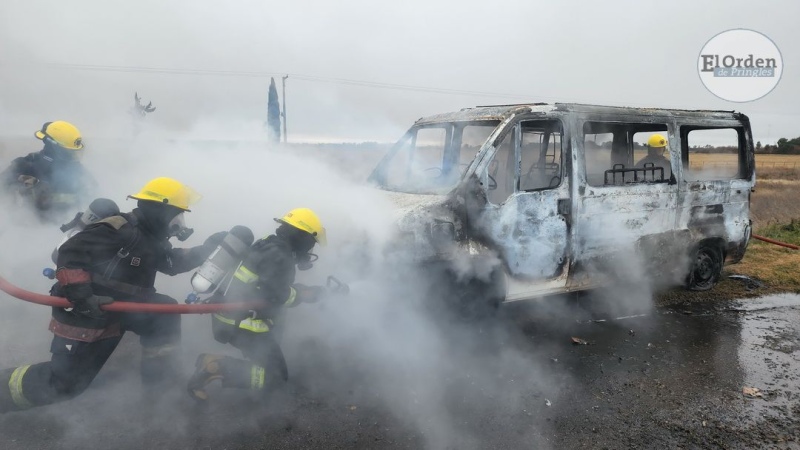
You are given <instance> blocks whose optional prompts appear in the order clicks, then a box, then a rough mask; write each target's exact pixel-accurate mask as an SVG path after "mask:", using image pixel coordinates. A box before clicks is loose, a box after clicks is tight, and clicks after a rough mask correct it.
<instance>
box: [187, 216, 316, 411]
mask: <svg viewBox="0 0 800 450" xmlns="http://www.w3.org/2000/svg"><path fill="white" fill-rule="evenodd" d="M275 221H276V222H278V223H279V224H280V225H279V226H278V228H277V230H276V231H275V234H273V235H269V236H267V237H265V238H263V239H260V240H258V241H256V242H254V243H253V244H252V246H251V247H250V249H249V251H248V253H247V256H245V257H244V259H243V261H242V263H241V264H240V265H239V267H238V269H236V272H235V273H234V276H233V277H232V278H231V281H230V284H229V285H228V287H227V289H225V290H224V293H219V291H218V293H217V294H215V296H214V297H212V301H213V302H228V301H231V302H236V301H245V300H246V301H260V302H262V304H263V307H262V308H259V309H258V310H255V311H241V312H233V313H231V312H225V313H218V314H213V315H212V318H211V322H212V330H213V333H214V338H215V339H216V340H217V341H219V342H221V343H223V344H231V345H233V346H234V347H236V348H237V349H239V350H241V352H242V354H243V355H244V357H245V358H246V360H243V359H237V358H233V357H229V356H224V355H213V354H201V355H200V356H199V357H198V358H197V363H196V368H197V370H196V371H195V373H194V375H193V376H192V378H191V379H190V381H189V385H188V390H189V394H190V395H191V396H192V397H194V398H195V399H197V400H200V401H204V400H207V399H208V394H207V392H206V391H205V386H206V385H207V384H208V383H210V382H212V381H214V380H217V379H219V380H221V382H222V386H223V387H225V388H228V387H230V388H241V389H250V390H253V391H257V392H260V393H266V392H268V391H270V389H271V388H273V387H275V386H276V385H279V384H282V383H284V382H285V381H287V380H288V377H289V374H288V370H287V367H286V361H285V359H284V356H283V352H282V351H281V348H280V346H279V343H278V340H277V337H276V336H275V326H276V321H277V320H278V319H279V316H280V314H281V312H282V311H283V310H284V309H285V308H286V307H292V306H296V305H298V304H299V303H302V302H306V303H314V302H316V301H317V300H319V298H320V296H321V295H322V293H323V292H324V290H325V288H323V287H321V286H304V285H301V284H295V282H294V280H295V268H297V269H300V270H306V269H310V268H311V265H312V264H311V263H312V262H313V261H314V260H315V259H316V255H314V254H313V253H311V250H312V249H313V248H314V245H315V244H317V243H319V244H320V245H325V243H326V241H325V239H326V238H325V228H323V226H322V224H321V222H320V220H319V218H318V217H317V215H316V214H315V213H314V212H313V211H311V210H310V209H307V208H298V209H293V210H292V211H290V212H289V213H287V214H286V215H285V216H283V218H281V219H275ZM312 258H313V259H312Z"/></svg>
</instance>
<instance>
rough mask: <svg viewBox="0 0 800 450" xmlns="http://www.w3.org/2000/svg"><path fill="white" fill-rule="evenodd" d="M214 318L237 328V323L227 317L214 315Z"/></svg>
mask: <svg viewBox="0 0 800 450" xmlns="http://www.w3.org/2000/svg"><path fill="white" fill-rule="evenodd" d="M214 318H215V319H217V320H219V321H220V322H222V323H227V324H228V325H233V326H236V321H235V320H233V319H228V318H227V317H225V316H223V315H222V314H216V313H215V314H214Z"/></svg>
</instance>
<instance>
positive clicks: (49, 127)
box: [33, 120, 83, 150]
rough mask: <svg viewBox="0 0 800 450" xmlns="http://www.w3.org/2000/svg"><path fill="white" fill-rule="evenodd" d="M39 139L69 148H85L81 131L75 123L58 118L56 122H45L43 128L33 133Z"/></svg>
mask: <svg viewBox="0 0 800 450" xmlns="http://www.w3.org/2000/svg"><path fill="white" fill-rule="evenodd" d="M33 135H34V136H36V138H37V139H41V140H43V141H47V140H48V139H49V140H51V141H53V142H55V143H56V144H57V145H58V146H59V147H62V148H65V149H67V150H80V149H82V148H83V138H82V137H81V132H80V131H78V128H76V127H75V125H73V124H71V123H69V122H64V121H63V120H56V121H55V122H45V124H44V125H42V129H41V130H39V131H37V132H35V133H33Z"/></svg>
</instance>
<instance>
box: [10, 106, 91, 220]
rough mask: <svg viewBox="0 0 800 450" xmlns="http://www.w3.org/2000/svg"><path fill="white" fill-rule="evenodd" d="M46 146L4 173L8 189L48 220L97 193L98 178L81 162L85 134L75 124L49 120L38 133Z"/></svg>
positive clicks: (13, 164)
mask: <svg viewBox="0 0 800 450" xmlns="http://www.w3.org/2000/svg"><path fill="white" fill-rule="evenodd" d="M34 136H36V138H37V139H39V140H41V141H43V142H44V147H43V148H42V149H41V150H40V151H38V152H36V153H30V154H28V155H27V156H21V157H19V158H16V159H14V160H13V161H11V165H10V166H9V167H8V168H6V169H5V170H4V171H3V172H2V173H0V183H2V185H3V188H4V190H5V191H7V192H8V193H10V194H11V195H13V196H16V197H18V198H20V199H22V200H23V201H24V202H26V203H29V204H31V205H33V207H34V208H35V210H36V211H37V212H38V213H39V216H40V217H41V218H43V219H45V220H59V219H60V218H61V217H60V216H61V215H63V213H65V212H67V211H73V210H74V209H75V207H76V206H79V205H82V204H83V202H84V201H86V200H88V198H89V196H90V195H92V194H93V191H94V190H95V188H96V184H97V183H96V181H95V180H94V178H93V177H92V176H91V175H90V174H89V172H88V171H87V170H86V169H85V168H84V167H83V165H82V164H81V163H80V158H81V156H82V154H83V152H84V150H83V148H84V146H83V138H82V137H81V133H80V131H78V128H76V127H75V125H73V124H71V123H69V122H65V121H63V120H57V121H55V122H46V123H45V124H44V125H42V128H41V129H40V130H38V131H36V132H35V133H34Z"/></svg>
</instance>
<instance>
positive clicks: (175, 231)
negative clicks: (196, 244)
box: [167, 213, 194, 242]
mask: <svg viewBox="0 0 800 450" xmlns="http://www.w3.org/2000/svg"><path fill="white" fill-rule="evenodd" d="M167 229H168V230H169V234H168V236H169V237H173V236H174V237H176V238H178V240H179V241H181V242H183V241H185V240H186V239H189V236H191V235H192V233H194V230H193V229H191V228H187V227H186V222H184V220H183V213H180V214H178V215H177V216H175V217H174V218H173V219H172V220H170V222H169V224H168V225H167Z"/></svg>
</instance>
